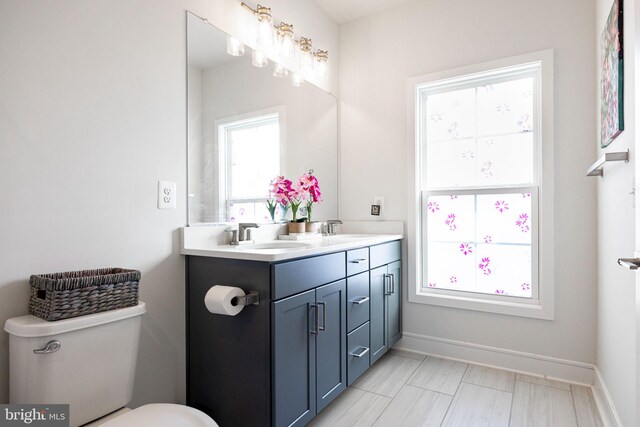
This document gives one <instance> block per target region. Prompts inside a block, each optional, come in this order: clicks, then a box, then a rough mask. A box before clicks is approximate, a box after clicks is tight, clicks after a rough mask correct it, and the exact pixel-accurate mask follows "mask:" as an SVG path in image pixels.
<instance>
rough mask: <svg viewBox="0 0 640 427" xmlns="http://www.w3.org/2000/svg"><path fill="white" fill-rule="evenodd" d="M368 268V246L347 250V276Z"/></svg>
mask: <svg viewBox="0 0 640 427" xmlns="http://www.w3.org/2000/svg"><path fill="white" fill-rule="evenodd" d="M368 269H369V248H362V249H354V250H352V251H347V276H353V275H354V274H358V273H362V272H363V271H367V270H368Z"/></svg>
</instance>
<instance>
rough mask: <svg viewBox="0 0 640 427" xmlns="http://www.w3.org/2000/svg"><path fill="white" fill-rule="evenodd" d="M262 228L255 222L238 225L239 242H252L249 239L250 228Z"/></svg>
mask: <svg viewBox="0 0 640 427" xmlns="http://www.w3.org/2000/svg"><path fill="white" fill-rule="evenodd" d="M259 227H260V226H259V225H258V224H256V223H255V222H241V223H240V224H238V240H239V241H240V242H251V241H252V240H251V239H247V233H248V229H249V228H259Z"/></svg>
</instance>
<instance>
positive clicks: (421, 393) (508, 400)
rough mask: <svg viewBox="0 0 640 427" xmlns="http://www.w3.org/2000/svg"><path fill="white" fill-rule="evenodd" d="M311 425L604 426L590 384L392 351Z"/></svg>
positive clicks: (338, 426)
mask: <svg viewBox="0 0 640 427" xmlns="http://www.w3.org/2000/svg"><path fill="white" fill-rule="evenodd" d="M309 426H311V427H355V426H361V427H368V426H375V427H387V426H388V427H419V426H435V427H440V426H442V427H471V426H487V427H500V426H505V427H507V426H510V427H524V426H531V427H554V426H557V427H572V426H578V427H592V426H593V427H602V422H601V421H600V417H599V416H598V412H597V410H596V406H595V402H594V400H593V395H592V394H591V389H590V388H589V387H582V386H578V385H574V384H569V383H565V382H561V381H553V380H546V379H544V378H539V377H534V376H529V375H522V374H516V373H513V372H507V371H501V370H498V369H492V368H487V367H484V366H479V365H472V364H468V363H462V362H456V361H453V360H447V359H440V358H437V357H431V356H421V355H417V354H414V353H408V352H402V351H397V350H391V351H390V352H388V354H386V355H385V356H383V357H382V358H381V359H380V360H379V361H378V362H377V363H376V364H375V365H374V366H372V367H371V368H370V369H369V370H368V371H367V372H366V373H365V374H364V375H363V376H362V377H360V378H359V379H358V381H356V382H355V383H354V384H352V386H351V387H349V388H347V390H346V391H345V392H344V393H342V395H341V396H340V397H338V398H337V399H336V400H335V401H334V402H332V403H331V405H329V406H328V407H327V408H325V409H324V410H323V411H322V412H320V413H319V414H318V415H317V416H316V417H315V419H314V420H313V421H311V423H310V424H309Z"/></svg>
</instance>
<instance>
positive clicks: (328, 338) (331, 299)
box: [316, 280, 347, 412]
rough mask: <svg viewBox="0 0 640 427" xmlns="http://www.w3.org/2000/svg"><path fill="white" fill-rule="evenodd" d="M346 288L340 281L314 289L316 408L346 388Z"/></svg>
mask: <svg viewBox="0 0 640 427" xmlns="http://www.w3.org/2000/svg"><path fill="white" fill-rule="evenodd" d="M346 294H347V287H346V282H345V280H340V281H338V282H335V283H331V284H328V285H325V286H320V287H319V288H317V289H316V305H317V307H318V313H319V323H318V335H317V336H316V349H317V360H316V382H317V387H316V393H317V394H316V399H317V411H318V412H320V411H322V409H324V408H325V407H326V406H327V405H328V404H329V403H331V401H333V399H335V398H336V397H338V395H339V394H340V393H342V392H343V391H344V390H345V389H346V388H347V324H346V322H347V316H346V300H347V295H346Z"/></svg>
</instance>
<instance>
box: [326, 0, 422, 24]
mask: <svg viewBox="0 0 640 427" xmlns="http://www.w3.org/2000/svg"><path fill="white" fill-rule="evenodd" d="M315 1H316V3H318V5H319V6H320V7H321V8H323V9H324V10H325V11H326V12H327V13H328V14H329V16H331V18H333V20H334V21H336V22H337V23H338V24H344V23H345V22H349V21H354V20H356V19H360V18H363V17H365V16H369V15H373V14H374V13H378V12H382V11H383V10H386V9H391V8H392V7H395V6H398V5H400V4H404V3H409V2H410V1H413V0H315Z"/></svg>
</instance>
